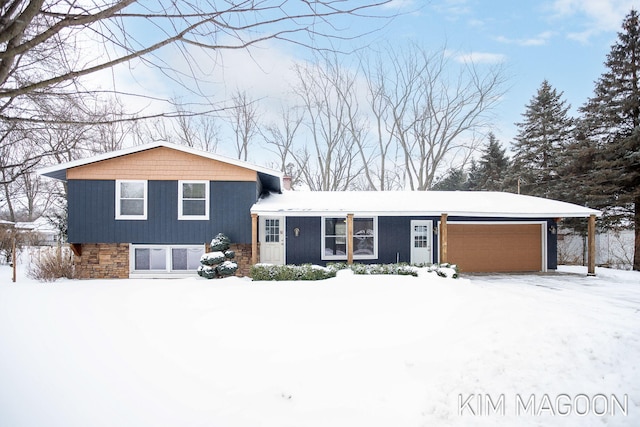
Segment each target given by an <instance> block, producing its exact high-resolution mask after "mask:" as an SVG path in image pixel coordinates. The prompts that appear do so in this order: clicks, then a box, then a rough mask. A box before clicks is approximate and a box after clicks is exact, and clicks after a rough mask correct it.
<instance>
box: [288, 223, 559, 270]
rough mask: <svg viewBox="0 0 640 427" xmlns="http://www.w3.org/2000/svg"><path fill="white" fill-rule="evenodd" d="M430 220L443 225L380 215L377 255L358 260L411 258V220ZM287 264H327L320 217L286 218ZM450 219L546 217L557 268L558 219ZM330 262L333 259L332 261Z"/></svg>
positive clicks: (550, 258) (550, 256)
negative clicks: (323, 250)
mask: <svg viewBox="0 0 640 427" xmlns="http://www.w3.org/2000/svg"><path fill="white" fill-rule="evenodd" d="M412 220H431V221H433V226H434V227H438V226H439V225H440V217H428V216H407V217H397V216H394V217H383V216H381V217H378V259H374V260H357V262H359V263H394V262H396V261H400V262H410V261H411V221H412ZM286 221H287V222H286V224H287V225H286V227H287V230H286V236H287V246H286V247H287V250H286V252H287V253H286V256H287V259H286V262H287V263H288V264H304V263H313V264H318V265H326V263H327V261H324V260H322V259H321V258H322V253H321V250H322V242H321V239H322V228H321V221H322V218H321V217H288V218H287V220H286ZM448 221H450V222H455V221H486V222H495V221H504V222H509V221H546V222H547V267H548V268H549V269H551V270H555V269H557V268H558V262H557V257H558V247H557V236H556V234H553V233H552V232H551V231H550V229H551V226H552V225H553V226H554V227H555V221H554V220H553V219H542V220H541V219H540V218H476V217H454V216H452V217H449V218H448ZM294 228H299V229H300V236H299V237H295V236H294V232H293V230H294ZM438 246H439V245H438V236H437V235H434V236H433V244H432V249H433V260H434V262H436V261H437V260H438ZM329 262H330V261H329Z"/></svg>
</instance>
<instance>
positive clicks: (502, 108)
mask: <svg viewBox="0 0 640 427" xmlns="http://www.w3.org/2000/svg"><path fill="white" fill-rule="evenodd" d="M401 2H402V3H404V4H405V8H412V7H413V8H417V12H416V13H412V14H408V15H405V16H402V17H399V18H397V19H396V21H395V22H393V24H392V25H391V26H390V27H389V28H387V29H386V30H385V31H386V32H387V37H390V38H392V39H393V40H397V42H398V43H402V40H403V39H406V40H415V41H419V42H421V43H425V44H426V45H427V46H433V47H434V48H437V47H438V46H440V45H442V43H445V42H446V44H447V48H448V49H452V50H454V51H456V52H458V54H461V55H471V56H472V57H473V58H474V61H475V62H476V63H483V62H484V63H490V62H496V63H498V62H501V63H502V64H504V66H505V68H506V70H505V71H506V73H507V75H508V91H507V93H506V94H505V97H504V99H503V101H502V102H501V103H500V105H499V106H498V109H497V110H496V114H497V117H496V118H497V121H496V123H495V127H496V129H495V133H496V135H497V136H498V139H499V140H500V141H501V142H502V143H503V145H507V144H508V143H509V142H510V140H511V139H512V138H513V136H515V134H516V132H517V128H516V127H515V126H514V123H515V122H519V121H520V120H521V118H522V116H521V114H522V113H523V112H524V110H525V106H526V105H527V104H528V103H529V102H530V100H531V98H532V97H533V96H534V95H535V93H536V91H537V90H538V88H539V87H540V84H541V83H542V81H543V80H545V79H547V80H548V81H549V83H550V84H551V85H552V86H553V87H554V88H555V89H556V90H558V91H559V92H564V97H563V98H564V99H565V100H566V101H567V102H568V103H569V104H571V106H572V113H573V114H575V113H576V109H577V108H578V107H580V106H581V105H582V104H583V103H584V102H585V101H586V100H587V99H588V98H589V97H590V96H591V95H592V94H593V88H594V82H595V81H596V80H597V79H598V77H599V76H600V75H601V74H602V72H603V71H604V70H605V68H604V66H603V63H604V61H605V59H606V55H607V53H608V52H609V50H610V47H611V45H612V44H613V43H614V42H615V40H616V38H617V32H618V31H619V30H620V28H621V24H622V20H623V19H624V17H625V16H626V14H627V13H629V11H630V10H631V9H632V8H636V9H639V8H640V0H634V1H628V0H538V1H531V0H517V1H516V0H513V1H509V0H433V1H429V2H419V1H417V0H416V1H407V0H404V1H401Z"/></svg>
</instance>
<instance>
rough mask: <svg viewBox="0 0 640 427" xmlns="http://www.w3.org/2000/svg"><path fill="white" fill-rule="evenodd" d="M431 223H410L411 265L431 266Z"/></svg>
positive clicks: (420, 221)
mask: <svg viewBox="0 0 640 427" xmlns="http://www.w3.org/2000/svg"><path fill="white" fill-rule="evenodd" d="M432 246H433V221H426V220H412V221H411V263H412V264H431V263H432V262H433V254H432V251H431V248H432Z"/></svg>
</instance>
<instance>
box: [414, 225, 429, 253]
mask: <svg viewBox="0 0 640 427" xmlns="http://www.w3.org/2000/svg"><path fill="white" fill-rule="evenodd" d="M413 231H414V233H413V247H414V248H428V247H429V238H430V236H429V226H428V225H415V226H414V227H413Z"/></svg>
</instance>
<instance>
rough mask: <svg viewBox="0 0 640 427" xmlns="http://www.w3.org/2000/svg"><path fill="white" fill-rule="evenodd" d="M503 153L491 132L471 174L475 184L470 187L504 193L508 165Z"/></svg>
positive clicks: (504, 151) (503, 150) (507, 159)
mask: <svg viewBox="0 0 640 427" xmlns="http://www.w3.org/2000/svg"><path fill="white" fill-rule="evenodd" d="M505 153H506V150H505V149H504V148H502V146H501V145H500V142H499V141H498V140H497V138H496V136H495V135H494V134H493V132H491V133H489V143H488V144H487V146H486V147H485V148H484V150H483V151H482V156H481V157H480V160H479V162H478V167H477V171H476V172H475V173H473V179H474V180H475V181H476V182H475V183H474V184H470V186H472V187H475V188H474V189H477V190H486V191H504V190H505V181H506V177H507V174H508V172H509V165H510V162H509V158H508V157H507V155H506V154H505ZM470 175H472V174H470Z"/></svg>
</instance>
